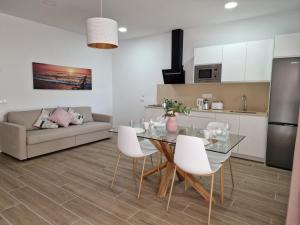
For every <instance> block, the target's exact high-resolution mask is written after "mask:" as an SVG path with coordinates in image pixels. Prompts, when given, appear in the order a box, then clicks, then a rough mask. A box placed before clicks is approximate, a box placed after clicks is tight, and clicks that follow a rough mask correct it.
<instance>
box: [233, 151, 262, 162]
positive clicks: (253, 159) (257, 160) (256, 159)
mask: <svg viewBox="0 0 300 225" xmlns="http://www.w3.org/2000/svg"><path fill="white" fill-rule="evenodd" d="M231 156H232V157H236V158H240V159H247V160H251V161H256V162H261V163H265V159H264V158H259V157H255V156H249V155H243V154H239V153H234V152H232V153H231Z"/></svg>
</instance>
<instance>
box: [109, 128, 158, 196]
mask: <svg viewBox="0 0 300 225" xmlns="http://www.w3.org/2000/svg"><path fill="white" fill-rule="evenodd" d="M118 149H119V151H120V153H119V157H118V160H117V164H116V167H115V171H114V176H113V179H112V182H111V187H113V185H114V182H115V179H116V173H117V170H118V165H119V162H120V158H121V154H123V155H125V156H127V157H130V158H132V159H133V171H134V172H135V163H136V160H137V159H140V158H142V159H143V165H142V171H141V175H140V183H139V191H138V198H139V197H140V193H141V187H142V182H143V177H144V169H145V163H146V157H147V156H150V155H152V154H154V153H157V152H158V150H157V148H156V147H155V146H154V145H153V144H152V143H151V142H150V141H149V140H147V139H144V140H143V141H140V142H139V141H138V138H137V136H136V131H135V129H134V128H132V127H128V126H120V127H119V129H118Z"/></svg>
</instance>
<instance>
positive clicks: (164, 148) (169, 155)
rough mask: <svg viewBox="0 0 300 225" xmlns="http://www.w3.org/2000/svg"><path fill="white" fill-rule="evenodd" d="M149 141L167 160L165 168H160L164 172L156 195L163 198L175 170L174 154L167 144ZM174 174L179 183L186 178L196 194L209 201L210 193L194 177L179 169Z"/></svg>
mask: <svg viewBox="0 0 300 225" xmlns="http://www.w3.org/2000/svg"><path fill="white" fill-rule="evenodd" d="M151 141H152V143H153V144H154V145H155V147H156V148H157V149H158V150H159V151H160V152H162V153H163V154H164V156H165V157H166V159H167V162H165V163H166V166H162V168H166V170H165V173H164V174H163V176H162V177H161V181H160V185H159V189H158V193H157V196H158V197H160V198H164V197H165V196H166V194H167V191H168V188H169V185H170V182H171V179H172V175H173V170H174V168H175V164H174V163H173V157H174V153H173V151H172V149H171V147H170V145H169V144H168V143H166V142H163V141H156V140H151ZM163 164H164V163H163ZM163 164H161V165H163ZM152 172H153V171H152ZM152 172H149V174H152ZM176 173H177V176H178V178H179V180H180V181H183V180H184V179H185V177H186V179H187V182H189V183H190V184H191V186H192V187H193V188H194V189H195V190H196V191H197V192H199V194H200V195H201V196H202V197H203V198H204V199H205V200H207V201H209V199H210V193H209V192H208V191H207V190H206V189H205V188H204V187H203V186H202V185H201V184H200V183H199V182H198V181H197V180H196V178H195V177H194V176H192V175H190V174H186V175H185V172H183V171H182V170H180V169H179V168H177V171H176ZM212 201H213V202H215V201H214V199H212Z"/></svg>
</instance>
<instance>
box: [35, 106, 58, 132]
mask: <svg viewBox="0 0 300 225" xmlns="http://www.w3.org/2000/svg"><path fill="white" fill-rule="evenodd" d="M51 114H52V112H50V111H48V110H46V109H42V112H41V114H40V116H39V117H38V119H37V120H36V121H35V122H34V124H33V126H34V127H37V128H41V129H56V128H58V124H56V123H53V122H51V121H50V120H49V117H50V116H51Z"/></svg>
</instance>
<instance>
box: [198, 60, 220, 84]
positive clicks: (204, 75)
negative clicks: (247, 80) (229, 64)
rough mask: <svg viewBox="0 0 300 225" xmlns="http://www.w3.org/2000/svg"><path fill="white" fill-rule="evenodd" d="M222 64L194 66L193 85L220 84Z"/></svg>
mask: <svg viewBox="0 0 300 225" xmlns="http://www.w3.org/2000/svg"><path fill="white" fill-rule="evenodd" d="M221 74H222V64H212V65H196V66H195V70H194V83H202V82H203V83H205V82H221Z"/></svg>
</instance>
